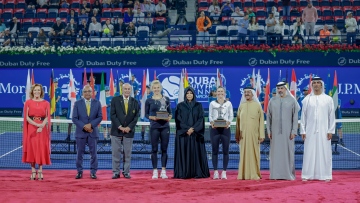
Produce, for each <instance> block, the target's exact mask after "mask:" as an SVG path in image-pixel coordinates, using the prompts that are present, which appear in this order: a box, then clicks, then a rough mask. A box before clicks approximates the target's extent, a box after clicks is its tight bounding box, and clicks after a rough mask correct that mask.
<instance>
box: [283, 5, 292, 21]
mask: <svg viewBox="0 0 360 203" xmlns="http://www.w3.org/2000/svg"><path fill="white" fill-rule="evenodd" d="M290 9H291V6H283V16H287V17H289V16H290ZM287 20H289V19H287Z"/></svg>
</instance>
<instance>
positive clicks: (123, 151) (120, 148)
mask: <svg viewBox="0 0 360 203" xmlns="http://www.w3.org/2000/svg"><path fill="white" fill-rule="evenodd" d="M133 140H134V138H127V137H118V136H111V154H112V170H113V173H114V174H119V173H120V161H121V157H122V159H123V163H124V164H123V172H124V173H126V174H127V173H130V163H131V151H132V145H133Z"/></svg>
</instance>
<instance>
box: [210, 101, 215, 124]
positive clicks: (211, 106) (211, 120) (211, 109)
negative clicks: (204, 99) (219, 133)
mask: <svg viewBox="0 0 360 203" xmlns="http://www.w3.org/2000/svg"><path fill="white" fill-rule="evenodd" d="M212 103H213V102H210V105H209V122H210V123H211V122H213V121H214V120H215V119H214V118H213V117H212V112H213V108H214V107H213V105H212Z"/></svg>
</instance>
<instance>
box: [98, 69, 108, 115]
mask: <svg viewBox="0 0 360 203" xmlns="http://www.w3.org/2000/svg"><path fill="white" fill-rule="evenodd" d="M99 98H100V104H101V111H102V120H103V121H106V120H107V115H106V97H105V80H104V72H102V73H101V85H100V97H99Z"/></svg>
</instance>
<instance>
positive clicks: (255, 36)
mask: <svg viewBox="0 0 360 203" xmlns="http://www.w3.org/2000/svg"><path fill="white" fill-rule="evenodd" d="M249 44H258V34H257V31H250V35H249Z"/></svg>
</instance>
